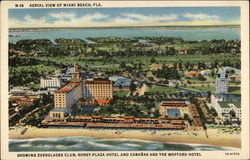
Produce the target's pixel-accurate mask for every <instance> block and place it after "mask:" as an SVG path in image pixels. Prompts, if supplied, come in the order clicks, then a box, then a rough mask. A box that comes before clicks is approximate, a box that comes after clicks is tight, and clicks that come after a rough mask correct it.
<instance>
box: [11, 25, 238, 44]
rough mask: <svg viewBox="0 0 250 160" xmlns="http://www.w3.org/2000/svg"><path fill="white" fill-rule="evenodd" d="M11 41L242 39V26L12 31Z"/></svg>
mask: <svg viewBox="0 0 250 160" xmlns="http://www.w3.org/2000/svg"><path fill="white" fill-rule="evenodd" d="M11 34H12V35H18V36H16V37H9V41H10V42H14V43H15V42H17V41H19V40H21V39H50V40H51V41H54V40H55V39H56V38H78V39H86V38H88V37H122V38H133V37H181V38H183V39H184V40H211V39H225V40H240V28H233V27H231V28H226V27H143V28H137V27H134V28H130V27H128V28H78V29H73V28H68V29H67V28H64V29H53V30H52V29H51V30H49V29H47V30H31V31H26V30H23V31H20V32H15V31H14V32H11Z"/></svg>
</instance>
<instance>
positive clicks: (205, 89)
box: [186, 86, 215, 92]
mask: <svg viewBox="0 0 250 160" xmlns="http://www.w3.org/2000/svg"><path fill="white" fill-rule="evenodd" d="M186 88H190V89H194V90H199V91H205V92H208V91H210V92H215V86H190V87H186Z"/></svg>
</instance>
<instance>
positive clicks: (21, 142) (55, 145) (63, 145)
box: [9, 137, 238, 152]
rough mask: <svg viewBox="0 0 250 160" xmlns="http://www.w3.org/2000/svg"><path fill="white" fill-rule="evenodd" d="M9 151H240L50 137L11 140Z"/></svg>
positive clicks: (141, 141) (187, 145) (202, 146)
mask: <svg viewBox="0 0 250 160" xmlns="http://www.w3.org/2000/svg"><path fill="white" fill-rule="evenodd" d="M9 150H10V151H12V152H22V151H224V150H238V149H236V148H231V147H217V146H210V145H201V144H178V143H164V142H153V141H144V140H131V139H96V138H90V137H49V138H32V139H10V140H9Z"/></svg>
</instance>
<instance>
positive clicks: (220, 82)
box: [215, 71, 229, 93]
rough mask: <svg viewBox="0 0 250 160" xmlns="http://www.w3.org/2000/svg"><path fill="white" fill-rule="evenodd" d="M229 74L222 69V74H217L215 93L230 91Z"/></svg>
mask: <svg viewBox="0 0 250 160" xmlns="http://www.w3.org/2000/svg"><path fill="white" fill-rule="evenodd" d="M228 82H229V80H228V76H227V74H226V72H225V71H221V72H220V74H218V75H217V77H216V81H215V85H216V91H215V93H228Z"/></svg>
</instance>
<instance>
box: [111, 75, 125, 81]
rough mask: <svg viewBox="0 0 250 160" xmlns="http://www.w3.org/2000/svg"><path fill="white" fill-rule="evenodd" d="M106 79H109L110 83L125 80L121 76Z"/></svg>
mask: <svg viewBox="0 0 250 160" xmlns="http://www.w3.org/2000/svg"><path fill="white" fill-rule="evenodd" d="M108 79H109V80H110V81H113V82H115V81H117V80H118V79H125V77H123V76H109V78H108Z"/></svg>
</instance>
